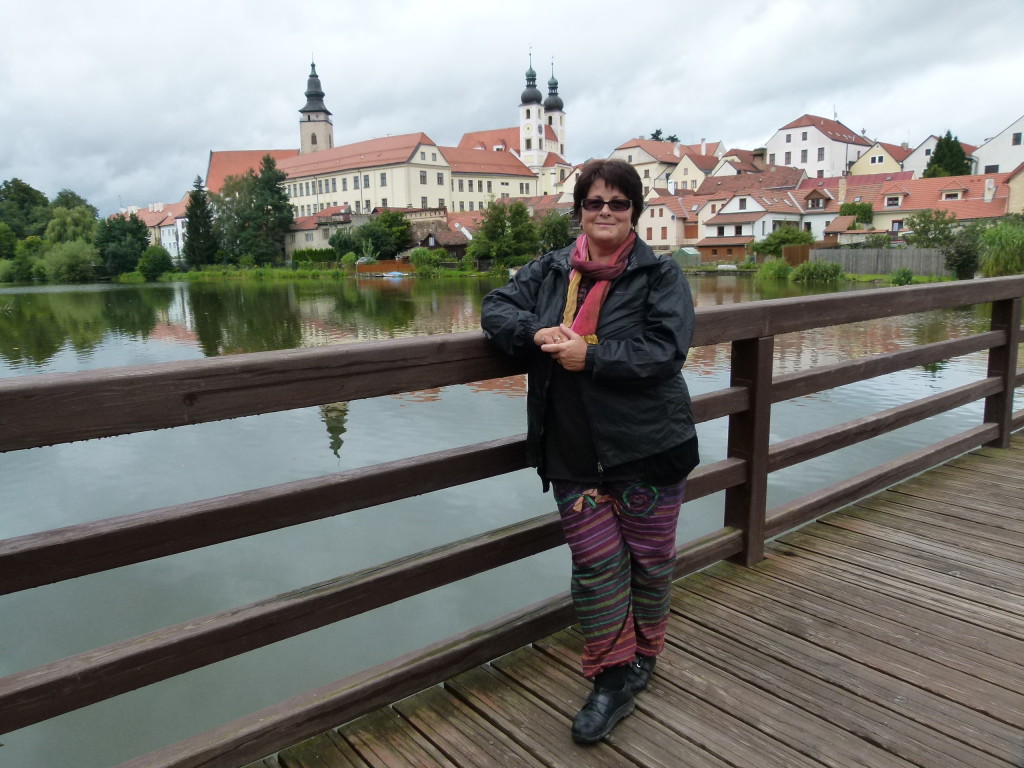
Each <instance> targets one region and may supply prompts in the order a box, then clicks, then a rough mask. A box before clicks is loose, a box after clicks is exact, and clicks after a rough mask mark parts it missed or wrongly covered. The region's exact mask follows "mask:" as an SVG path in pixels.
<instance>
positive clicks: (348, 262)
mask: <svg viewBox="0 0 1024 768" xmlns="http://www.w3.org/2000/svg"><path fill="white" fill-rule="evenodd" d="M358 260H359V257H358V256H356V255H355V254H354V253H352V251H349V252H348V253H346V254H345V255H344V256H342V257H341V266H343V267H348V268H349V269H351V268H352V267H354V266H355V265H356V262H357V261H358Z"/></svg>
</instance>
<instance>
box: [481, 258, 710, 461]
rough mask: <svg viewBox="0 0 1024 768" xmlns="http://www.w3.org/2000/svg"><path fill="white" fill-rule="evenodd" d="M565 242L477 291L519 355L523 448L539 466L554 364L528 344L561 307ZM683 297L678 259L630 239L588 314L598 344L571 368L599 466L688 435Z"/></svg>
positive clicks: (488, 324) (688, 305)
mask: <svg viewBox="0 0 1024 768" xmlns="http://www.w3.org/2000/svg"><path fill="white" fill-rule="evenodd" d="M571 251H572V246H569V247H566V248H563V249H561V250H559V251H552V252H551V253H547V254H545V255H544V256H541V257H540V258H539V259H535V260H534V261H531V262H530V263H529V264H526V265H525V266H524V267H522V269H520V270H519V271H518V272H517V273H516V274H515V276H514V277H513V278H512V279H511V280H510V281H509V283H508V284H507V285H505V286H504V287H502V288H497V289H495V290H493V291H491V292H490V293H489V294H487V296H485V297H484V300H483V305H482V313H481V325H482V326H483V329H484V333H485V334H486V335H487V337H488V338H489V339H490V340H491V341H492V342H493V343H494V344H495V345H496V346H497V347H498V348H499V349H501V350H502V351H503V352H505V353H507V354H510V355H516V356H523V357H525V358H526V360H527V370H528V373H529V390H528V394H527V424H528V428H527V453H528V459H529V461H530V463H531V465H532V466H540V465H541V460H542V457H541V446H542V445H543V435H542V430H543V425H544V409H545V407H546V404H547V401H548V396H547V395H548V391H547V390H548V384H549V382H550V379H551V369H552V366H553V365H554V364H555V363H554V361H553V360H552V358H551V356H550V355H548V354H546V353H544V352H542V351H541V350H540V347H538V346H537V345H536V344H534V342H533V337H534V335H535V334H536V333H537V331H538V330H539V329H541V328H546V327H550V326H557V325H558V324H559V323H560V322H561V320H562V313H563V312H564V310H565V300H566V292H567V290H568V286H569V254H570V253H571ZM693 323H694V313H693V298H692V297H691V295H690V286H689V284H688V283H687V282H686V277H685V276H684V275H683V273H682V270H680V269H679V266H678V265H677V264H676V263H675V262H674V261H673V260H672V259H671V258H670V257H668V256H659V255H656V254H655V253H654V251H652V250H651V248H650V246H648V245H647V244H646V243H644V242H642V241H641V240H640V239H639V238H637V241H636V244H635V245H634V247H633V252H632V253H631V254H630V257H629V263H628V265H627V266H626V269H625V271H624V272H623V273H622V274H621V275H620V276H619V277H618V278H616V279H615V280H614V281H613V282H612V285H611V288H610V290H609V292H608V295H607V296H606V298H605V301H604V304H603V305H602V307H601V314H600V317H599V319H598V328H597V337H598V343H597V344H594V345H591V346H590V347H589V348H588V349H587V359H586V367H585V369H584V371H582V372H581V373H579V374H578V376H579V377H580V379H579V384H580V392H581V393H582V396H583V401H584V406H585V407H586V411H587V414H588V417H589V419H590V424H591V427H592V429H593V432H594V439H595V442H596V448H597V456H598V461H599V462H600V466H604V467H613V466H617V465H619V464H624V463H625V462H627V461H634V460H636V459H642V458H645V457H647V456H652V455H654V454H656V453H660V452H662V451H665V450H668V449H669V448H673V447H675V446H678V445H679V444H681V443H683V442H685V441H686V440H689V439H690V438H691V437H693V436H694V434H695V431H694V425H693V414H692V411H691V407H690V395H689V392H688V391H687V388H686V383H685V382H684V381H683V377H682V373H681V372H680V369H681V368H682V365H683V362H684V361H685V360H686V353H687V350H688V349H689V346H690V338H691V337H692V335H693Z"/></svg>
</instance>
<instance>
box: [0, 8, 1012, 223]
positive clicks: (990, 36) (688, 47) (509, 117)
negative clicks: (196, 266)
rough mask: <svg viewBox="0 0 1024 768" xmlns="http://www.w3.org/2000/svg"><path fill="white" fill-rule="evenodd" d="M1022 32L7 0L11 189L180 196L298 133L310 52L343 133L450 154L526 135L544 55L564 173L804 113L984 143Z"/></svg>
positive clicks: (346, 137)
mask: <svg viewBox="0 0 1024 768" xmlns="http://www.w3.org/2000/svg"><path fill="white" fill-rule="evenodd" d="M1022 29H1024V2H1021V0H975V2H972V3H964V2H952V0H941V1H940V2H935V0H929V1H927V2H926V1H925V0H844V2H836V1H833V0H771V1H770V2H769V1H768V0H763V1H761V2H755V0H732V2H728V3H726V2H707V1H706V0H705V2H666V3H659V4H654V3H643V2H626V1H625V0H614V2H608V1H606V0H589V1H584V2H555V1H553V0H548V2H535V0H519V2H515V3H488V2H479V0H476V1H475V2H446V1H445V0H440V1H439V2H432V3H426V2H412V1H411V0H408V1H407V0H390V1H389V0H378V1H377V2H359V3H354V2H342V1H341V0H305V2H301V3H284V2H269V1H268V0H244V1H243V0H176V2H173V3H170V4H164V5H160V4H152V3H150V4H145V3H141V4H140V3H123V2H120V3H113V2H107V1H106V0H103V1H101V2H89V3H82V2H80V0H35V2H32V3H29V2H26V1H25V0H0V180H3V179H9V178H12V177H18V178H20V179H22V180H23V181H25V182H27V183H29V184H31V185H32V186H33V187H35V188H37V189H39V190H41V191H42V192H44V193H45V194H46V195H47V196H49V197H51V198H52V197H53V196H54V195H55V194H56V193H57V192H58V191H60V190H61V189H63V188H69V189H72V190H74V191H75V192H77V193H79V194H80V195H82V196H83V197H85V198H86V199H87V200H89V202H91V203H92V204H93V205H95V206H97V207H98V208H99V209H100V213H101V214H103V215H106V214H109V213H112V212H114V211H116V210H117V209H118V208H119V207H120V206H126V205H145V204H147V203H150V202H156V201H163V202H171V201H176V200H180V199H181V197H182V196H183V195H184V194H185V193H186V192H187V191H188V189H189V188H190V187H191V184H192V180H193V179H194V178H195V177H196V175H201V176H204V177H205V173H206V165H207V160H208V156H209V152H210V150H229V149H284V148H294V147H297V146H298V141H299V140H298V118H299V114H298V110H299V108H301V107H302V106H303V105H304V104H305V98H304V96H303V91H305V88H306V77H307V76H308V74H309V63H310V60H311V58H312V59H315V61H316V65H317V72H318V73H319V75H320V78H321V84H322V86H323V90H324V91H325V93H326V98H325V102H326V104H327V107H328V109H330V110H331V111H332V112H333V113H334V117H333V120H334V135H335V143H336V144H344V143H349V142H354V141H362V140H364V139H369V138H374V137H377V136H384V135H387V134H401V133H412V132H416V131H423V132H425V133H426V134H427V135H428V136H430V138H432V139H433V140H434V141H435V142H436V143H438V144H439V145H442V146H449V145H454V144H457V143H458V141H459V138H460V137H461V136H462V134H463V133H464V132H466V131H475V130H485V129H490V128H504V127H508V126H512V125H517V124H518V105H519V96H520V93H521V92H522V90H523V88H524V87H525V81H524V73H525V70H526V68H527V65H528V58H527V57H528V54H529V51H530V49H531V47H532V51H533V67H534V69H535V70H536V71H537V75H538V86H539V87H540V88H541V90H542V91H543V92H545V93H546V82H547V79H548V77H550V75H551V59H552V57H554V66H555V75H556V77H557V78H558V81H559V95H560V96H561V97H562V99H563V100H564V102H565V112H566V123H567V145H566V154H567V156H568V157H567V159H568V160H570V161H571V162H580V161H583V160H585V159H587V158H588V157H605V156H607V155H608V154H609V153H610V152H611V151H612V150H613V149H614V148H615V147H616V146H617V145H619V144H621V143H622V142H623V141H625V140H626V139H629V138H631V137H635V136H639V135H645V136H646V135H648V134H650V133H651V132H652V131H654V130H655V129H657V128H661V129H662V130H663V131H664V132H665V134H666V135H668V134H672V133H675V134H677V135H678V136H679V138H680V139H681V140H682V141H684V142H686V143H695V142H699V141H700V140H701V138H706V139H708V140H709V141H710V140H721V141H723V142H725V144H726V145H727V146H729V147H738V148H743V149H752V148H754V147H756V146H759V145H762V144H763V143H764V142H765V141H766V140H767V139H768V138H769V137H770V136H771V135H772V134H773V133H774V132H775V130H776V129H777V128H779V127H781V126H782V125H784V124H786V123H787V122H789V121H791V120H793V119H795V118H797V117H799V116H800V115H802V114H804V113H811V114H816V115H822V116H825V117H832V116H833V114H837V115H838V117H839V120H841V121H842V122H843V123H845V124H846V125H847V126H849V127H850V128H852V129H854V130H856V131H858V132H859V131H861V130H864V129H866V131H867V135H868V137H869V138H872V139H880V140H882V141H889V142H893V143H900V142H903V141H906V142H908V143H909V144H910V145H911V146H916V145H917V144H918V143H920V142H921V141H922V140H923V139H924V138H926V137H927V136H928V135H929V134H932V133H935V134H939V133H942V132H945V131H946V130H947V129H948V130H951V131H952V132H953V133H954V134H956V135H957V136H958V137H959V138H960V139H961V140H963V141H966V142H969V143H972V144H980V143H981V142H982V141H984V140H985V139H986V138H988V137H991V136H993V135H995V134H996V133H998V132H1000V131H1002V130H1003V129H1004V128H1006V127H1007V126H1008V125H1009V124H1010V123H1012V122H1013V121H1014V120H1016V119H1017V118H1018V117H1020V116H1021V115H1022V114H1024V45H1022V44H1021V37H1020V35H1021V30H1022Z"/></svg>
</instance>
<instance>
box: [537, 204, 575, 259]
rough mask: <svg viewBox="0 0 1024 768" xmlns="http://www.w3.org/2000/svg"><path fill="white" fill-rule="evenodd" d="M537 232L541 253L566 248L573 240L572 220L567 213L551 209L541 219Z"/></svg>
mask: <svg viewBox="0 0 1024 768" xmlns="http://www.w3.org/2000/svg"><path fill="white" fill-rule="evenodd" d="M537 234H538V236H539V237H540V251H541V253H547V252H548V251H555V250H558V249H559V248H564V247H565V246H567V245H569V243H571V242H572V221H571V220H570V218H569V216H566V215H565V214H562V213H559V212H558V211H551V212H550V213H548V215H547V216H545V217H544V218H543V219H541V222H540V225H539V226H538V227H537Z"/></svg>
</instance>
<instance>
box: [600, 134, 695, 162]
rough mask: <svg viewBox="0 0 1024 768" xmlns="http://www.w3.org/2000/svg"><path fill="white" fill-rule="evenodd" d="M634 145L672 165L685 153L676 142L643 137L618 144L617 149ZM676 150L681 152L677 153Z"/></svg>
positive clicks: (629, 147) (631, 147)
mask: <svg viewBox="0 0 1024 768" xmlns="http://www.w3.org/2000/svg"><path fill="white" fill-rule="evenodd" d="M634 147H636V148H638V149H642V150H643V151H644V152H646V153H647V154H649V155H650V156H651V157H653V158H654V159H655V160H657V161H658V162H661V163H670V164H672V165H675V164H676V163H678V162H679V158H680V157H682V155H683V152H682V150H680V149H679V145H678V144H676V143H674V142H671V141H655V140H654V139H643V138H637V139H629V140H628V141H625V142H623V143H622V144H620V145H619V146H617V147H616V148H615V149H633V148H634ZM676 152H678V153H679V154H676Z"/></svg>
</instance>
